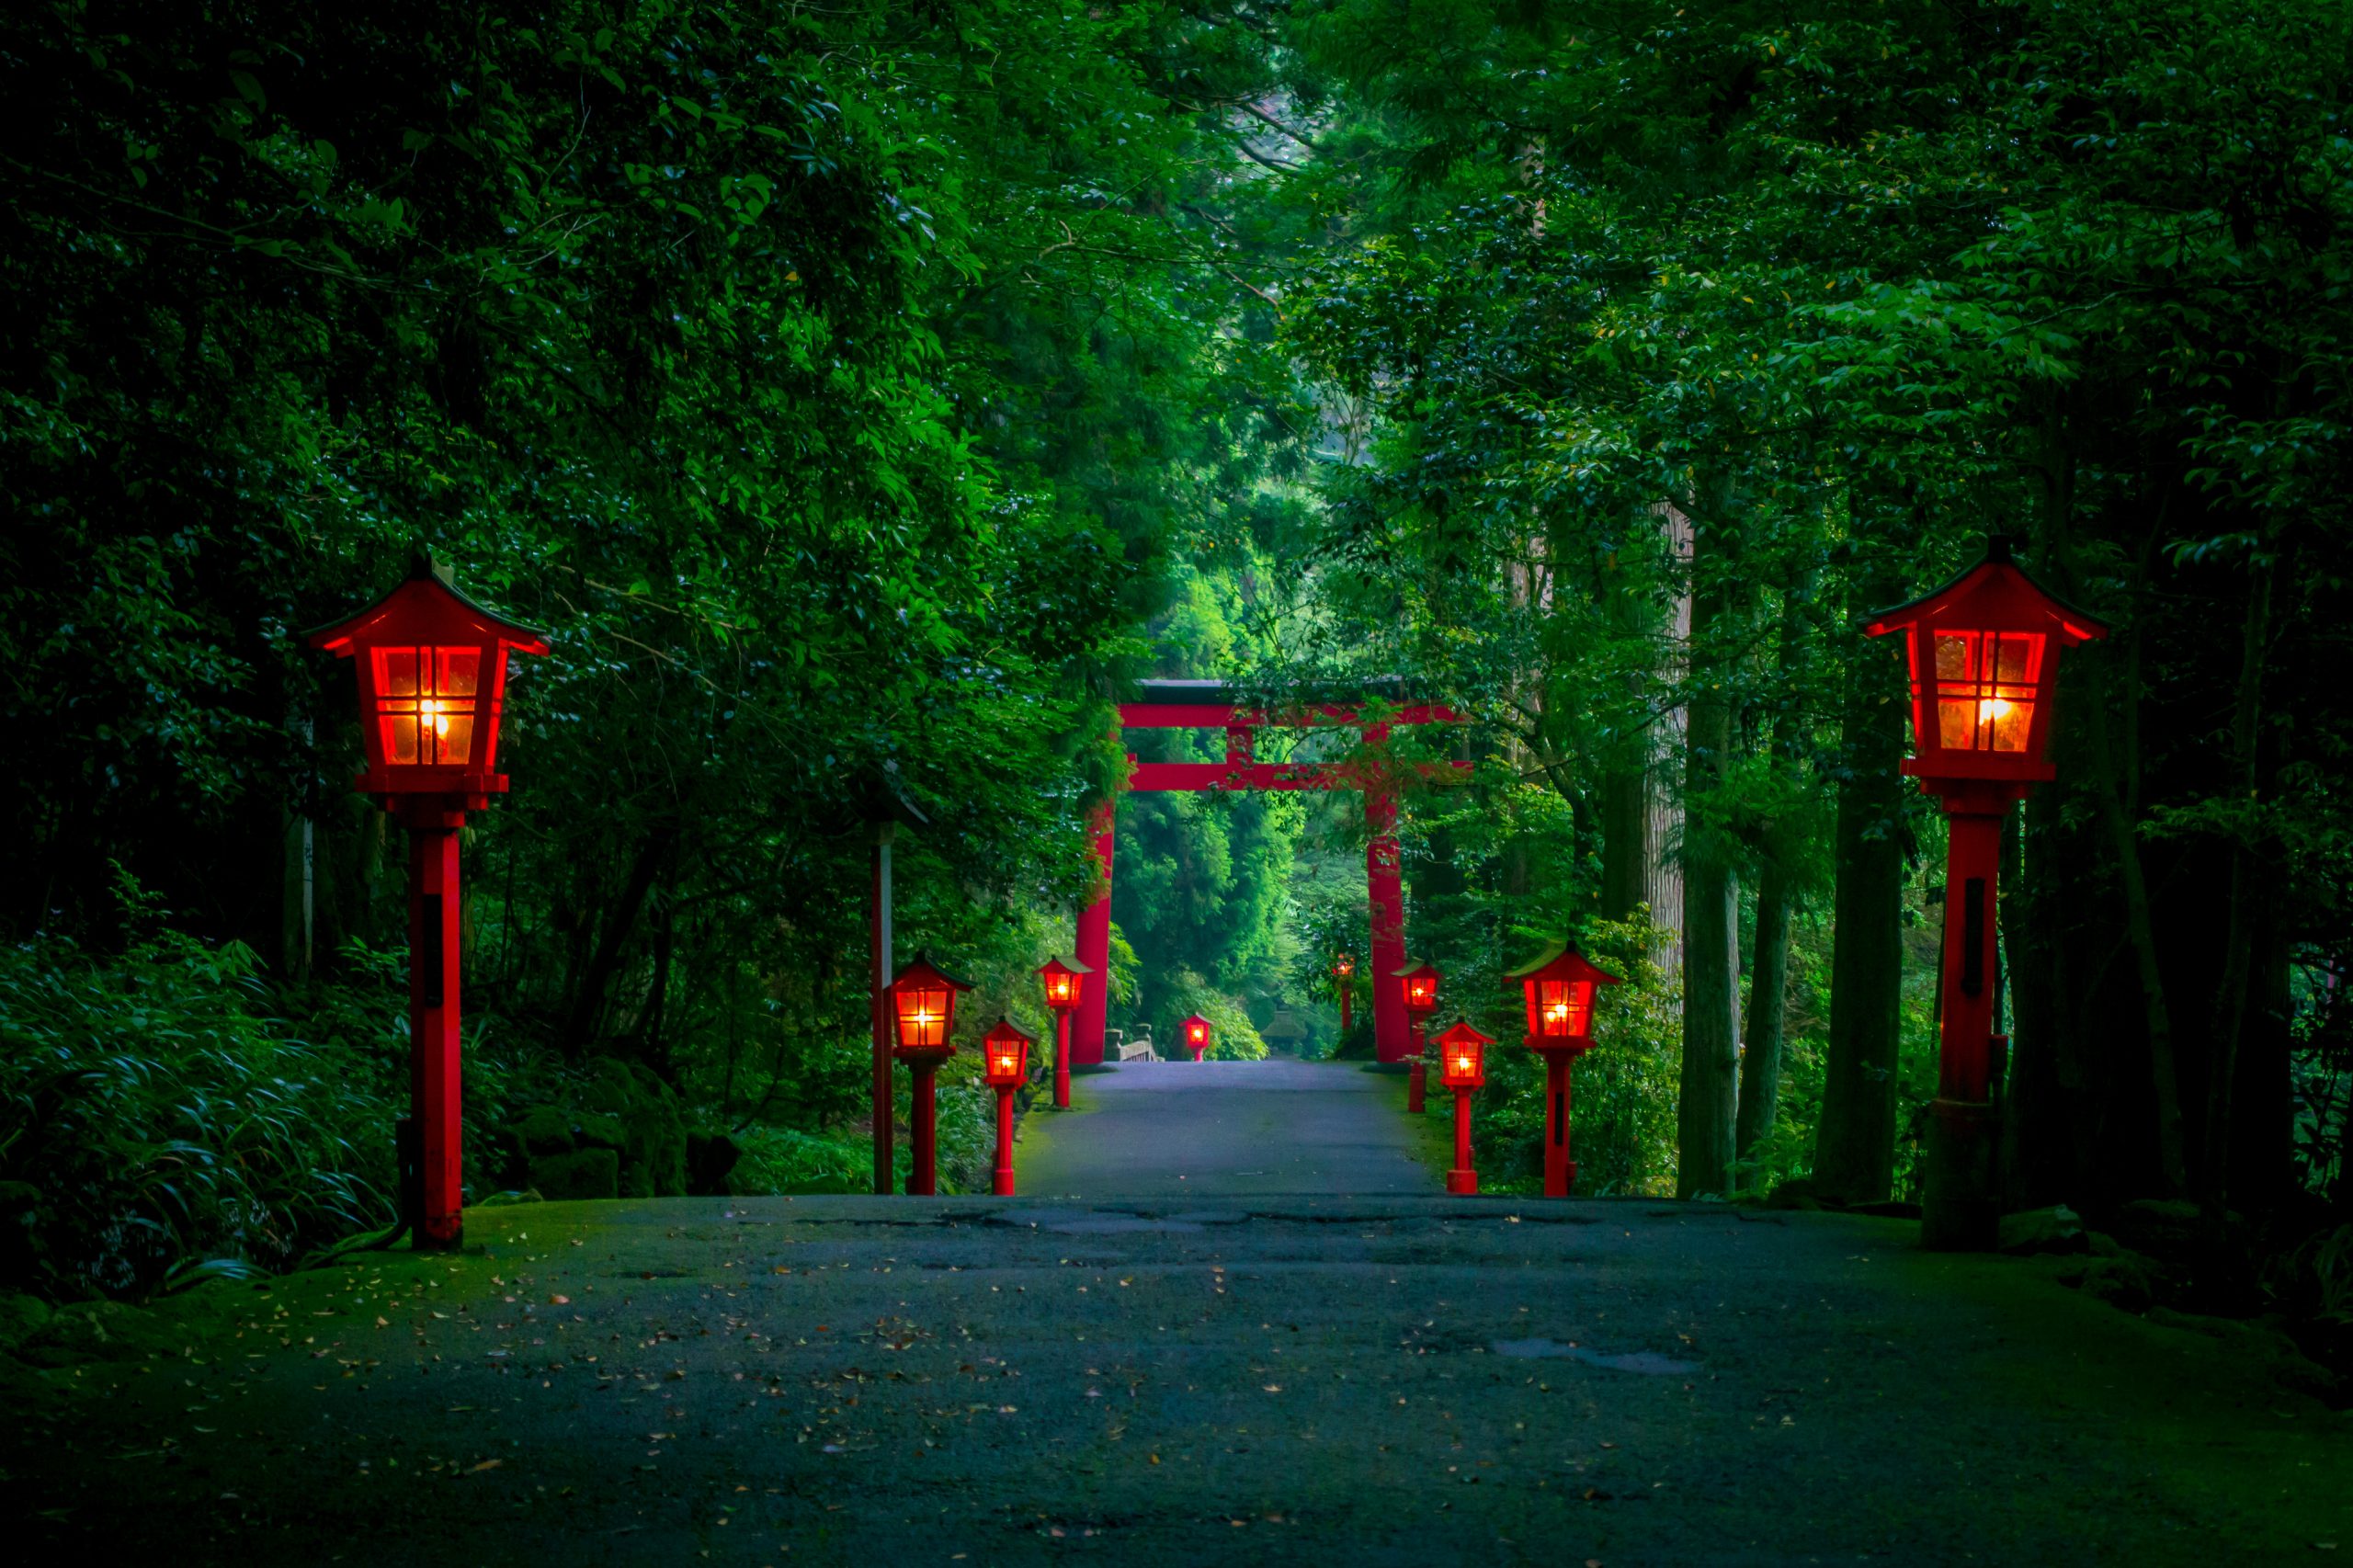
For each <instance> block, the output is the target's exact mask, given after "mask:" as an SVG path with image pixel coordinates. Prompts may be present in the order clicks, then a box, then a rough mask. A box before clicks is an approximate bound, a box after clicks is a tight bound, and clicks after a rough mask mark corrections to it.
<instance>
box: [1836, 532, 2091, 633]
mask: <svg viewBox="0 0 2353 1568" xmlns="http://www.w3.org/2000/svg"><path fill="white" fill-rule="evenodd" d="M1926 620H1935V621H1938V622H1939V623H1940V624H1944V625H1950V626H1960V625H1968V624H1972V623H1973V624H1977V625H1982V626H1984V627H1986V628H1988V629H1994V630H2002V629H2007V628H2012V627H2018V628H2020V629H2021V630H2023V629H2024V623H2040V622H2045V621H2048V622H2055V623H2056V627H2055V630H2056V631H2057V632H2058V635H2059V638H2060V641H2061V643H2062V645H2063V646H2072V645H2074V644H2075V643H2077V642H2091V641H2093V640H2095V639H2097V638H2101V637H2105V636H2107V635H2108V622H2106V621H2104V620H2102V619H2099V617H2097V616H2096V615H2094V614H2092V613H2091V612H2090V611H2089V610H2086V609H2080V608H2076V607H2075V606H2074V605H2071V604H2069V603H2068V602H2067V601H2066V600H2065V599H2063V598H2061V597H2059V596H2058V595H2056V594H2054V593H2052V591H2051V590H2050V589H2048V588H2046V587H2044V586H2043V585H2041V584H2040V583H2038V582H2036V581H2035V580H2034V579H2033V578H2032V577H2029V576H2028V575H2027V573H2026V568H2024V567H2023V566H2020V565H2019V564H2018V562H2017V560H2016V559H2015V556H2014V552H2013V544H2012V541H2011V539H2010V536H2009V535H2007V534H1987V535H1986V536H1985V553H1984V556H1983V557H1981V558H1980V559H1979V560H1978V562H1977V563H1976V564H1975V565H1973V566H1971V567H1969V568H1967V569H1966V570H1964V571H1962V572H1961V573H1959V574H1956V575H1955V576H1954V577H1953V578H1952V579H1951V580H1950V581H1949V582H1947V583H1945V584H1944V585H1942V586H1940V587H1936V588H1931V589H1930V590H1929V591H1928V592H1927V593H1925V594H1922V595H1921V596H1920V597H1918V598H1915V599H1906V600H1904V602H1903V603H1902V604H1900V605H1890V606H1889V607H1888V608H1885V609H1881V610H1874V611H1872V612H1871V619H1870V623H1869V624H1868V625H1866V626H1865V627H1864V628H1863V631H1864V634H1865V635H1866V636H1870V637H1884V636H1885V635H1887V633H1889V632H1891V631H1898V630H1900V629H1902V628H1904V627H1907V626H1916V625H1918V624H1919V623H1920V622H1922V621H1926Z"/></svg>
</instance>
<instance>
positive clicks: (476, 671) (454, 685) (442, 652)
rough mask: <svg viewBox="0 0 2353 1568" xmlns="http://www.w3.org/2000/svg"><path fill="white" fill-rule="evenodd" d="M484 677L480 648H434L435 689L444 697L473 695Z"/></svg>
mask: <svg viewBox="0 0 2353 1568" xmlns="http://www.w3.org/2000/svg"><path fill="white" fill-rule="evenodd" d="M481 677H482V650H481V649H479V648H436V649H434V650H433V689H434V690H435V691H437V692H438V693H439V694H440V695H442V696H443V697H472V696H473V695H474V686H475V683H476V682H477V681H479V680H480V679H481Z"/></svg>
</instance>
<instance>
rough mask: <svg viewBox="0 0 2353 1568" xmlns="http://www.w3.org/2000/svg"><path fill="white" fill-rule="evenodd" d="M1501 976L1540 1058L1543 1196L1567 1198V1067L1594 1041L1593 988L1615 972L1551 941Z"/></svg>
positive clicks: (1610, 980)
mask: <svg viewBox="0 0 2353 1568" xmlns="http://www.w3.org/2000/svg"><path fill="white" fill-rule="evenodd" d="M1505 978H1506V979H1507V980H1517V981H1518V982H1519V984H1520V991H1521V994H1522V996H1523V998H1524V999H1525V1000H1526V1002H1527V1005H1528V1048H1529V1050H1530V1051H1535V1052H1536V1053H1537V1054H1539V1055H1540V1056H1542V1057H1543V1058H1544V1196H1545V1197H1547V1198H1566V1197H1567V1196H1568V1195H1569V1188H1570V1187H1574V1185H1575V1184H1576V1179H1577V1165H1576V1162H1575V1161H1574V1160H1573V1159H1571V1158H1570V1157H1569V1069H1570V1067H1571V1065H1572V1064H1573V1063H1574V1062H1575V1061H1576V1059H1577V1058H1578V1057H1580V1056H1582V1055H1584V1054H1585V1053H1586V1051H1588V1050H1590V1049H1591V1048H1592V1046H1593V994H1594V987H1596V986H1597V985H1615V984H1617V983H1618V977H1617V976H1616V975H1614V974H1611V973H1609V972H1608V971H1605V970H1600V969H1597V968H1595V967H1594V966H1593V965H1592V964H1590V963H1588V962H1587V961H1586V957H1585V955H1584V954H1583V953H1580V952H1578V951H1577V950H1576V949H1574V948H1573V947H1570V946H1568V945H1567V944H1566V943H1557V942H1556V943H1554V944H1553V945H1552V947H1550V948H1547V949H1545V950H1544V951H1543V952H1541V953H1540V954H1538V955H1537V956H1536V958H1535V959H1534V960H1532V961H1530V962H1529V963H1524V964H1522V965H1520V967H1519V968H1518V969H1516V970H1513V971H1511V972H1510V973H1509V974H1508V975H1506V976H1505Z"/></svg>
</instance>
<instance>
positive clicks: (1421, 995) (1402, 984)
mask: <svg viewBox="0 0 2353 1568" xmlns="http://www.w3.org/2000/svg"><path fill="white" fill-rule="evenodd" d="M1393 978H1395V980H1396V981H1397V983H1398V986H1399V988H1400V990H1401V991H1402V993H1403V994H1404V998H1405V1011H1406V1012H1408V1013H1410V1014H1412V1015H1414V1017H1415V1020H1416V1021H1417V1022H1418V1021H1419V1020H1420V1019H1422V1018H1424V1017H1428V1016H1429V1015H1430V1014H1431V1013H1434V1012H1436V1011H1437V1010H1438V981H1439V980H1441V979H1442V978H1444V977H1443V976H1442V975H1440V974H1439V973H1438V965H1436V964H1434V963H1429V962H1427V961H1426V960H1421V959H1408V960H1406V961H1405V967H1404V968H1403V969H1401V970H1399V971H1397V972H1396V974H1395V976H1394V977H1393Z"/></svg>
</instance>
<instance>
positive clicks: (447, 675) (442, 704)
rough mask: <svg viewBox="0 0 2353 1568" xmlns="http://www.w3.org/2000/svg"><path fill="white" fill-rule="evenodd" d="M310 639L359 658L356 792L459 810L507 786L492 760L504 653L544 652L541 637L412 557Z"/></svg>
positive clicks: (501, 705)
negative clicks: (400, 572) (403, 572)
mask: <svg viewBox="0 0 2353 1568" xmlns="http://www.w3.org/2000/svg"><path fill="white" fill-rule="evenodd" d="M310 642H311V645H312V646H313V647H314V648H323V649H324V650H326V651H327V652H328V653H334V654H336V655H338V656H339V657H342V658H347V659H350V660H352V661H353V663H354V664H355V665H358V676H359V712H360V733H361V736H362V738H363V740H364V742H365V744H366V746H367V752H368V770H367V771H366V772H365V773H363V774H361V775H360V776H359V778H358V789H359V790H360V791H361V792H362V793H363V794H369V795H374V796H376V797H378V798H379V799H380V800H382V801H383V802H384V803H385V804H386V805H388V806H391V805H393V804H394V803H395V801H396V799H397V798H399V797H404V796H418V795H431V796H440V797H447V798H449V799H453V800H458V801H462V802H463V803H462V804H461V805H459V806H457V807H455V808H451V809H455V810H461V811H462V810H469V809H472V810H479V809H480V808H482V807H483V805H485V804H487V803H488V802H487V801H485V799H484V797H485V796H489V795H496V794H502V793H504V792H505V791H506V776H505V775H504V774H501V773H499V772H498V771H497V765H498V740H499V734H498V731H499V721H500V719H501V717H502V716H503V715H504V713H505V710H506V656H507V654H508V653H546V652H547V651H548V644H547V639H546V638H545V637H544V636H542V635H541V634H540V633H539V632H537V631H533V630H532V629H531V628H529V627H528V626H524V625H522V624H521V623H519V622H517V621H512V620H509V619H506V617H505V616H502V615H499V614H497V613H496V612H495V611H493V610H490V609H486V608H483V606H481V605H478V604H476V603H475V602H474V601H473V600H472V599H470V598H468V597H466V596H465V595H463V594H461V593H460V592H458V590H457V589H456V588H455V587H453V586H452V585H450V583H449V578H448V577H447V576H446V575H444V574H443V573H442V572H441V571H440V570H439V569H438V568H436V567H435V566H434V565H433V563H432V562H431V561H430V560H429V559H428V558H427V557H426V556H423V555H419V556H418V557H417V558H416V562H415V565H414V566H412V567H411V568H410V571H409V574H408V577H407V579H406V580H405V581H404V582H403V583H402V584H401V585H400V586H399V587H397V588H394V589H393V590H392V592H391V593H389V594H387V595H385V596H384V597H382V598H381V599H379V600H377V601H376V602H375V603H374V604H373V605H370V606H369V608H366V609H363V610H361V611H360V612H359V613H358V615H355V616H352V617H351V618H350V619H347V620H341V621H338V622H336V623H335V625H333V626H329V627H324V628H322V629H321V630H319V631H313V632H312V633H311V635H310Z"/></svg>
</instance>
